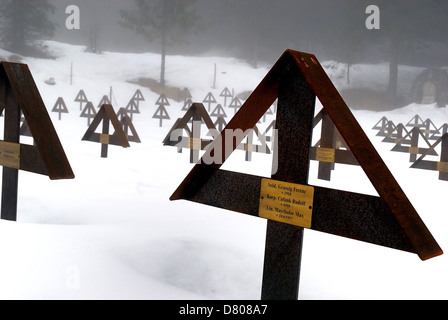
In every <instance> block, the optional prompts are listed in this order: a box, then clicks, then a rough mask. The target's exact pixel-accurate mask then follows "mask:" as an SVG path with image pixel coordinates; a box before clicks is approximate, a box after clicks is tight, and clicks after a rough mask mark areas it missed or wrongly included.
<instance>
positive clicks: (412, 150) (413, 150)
mask: <svg viewBox="0 0 448 320" xmlns="http://www.w3.org/2000/svg"><path fill="white" fill-rule="evenodd" d="M419 152H420V149H419V148H418V147H409V153H410V154H419Z"/></svg>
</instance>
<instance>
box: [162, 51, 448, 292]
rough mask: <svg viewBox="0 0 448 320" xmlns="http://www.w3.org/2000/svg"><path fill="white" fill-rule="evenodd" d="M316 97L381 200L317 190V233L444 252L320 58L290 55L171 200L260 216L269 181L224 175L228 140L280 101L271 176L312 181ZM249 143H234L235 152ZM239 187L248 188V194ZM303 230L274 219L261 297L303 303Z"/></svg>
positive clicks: (424, 253)
mask: <svg viewBox="0 0 448 320" xmlns="http://www.w3.org/2000/svg"><path fill="white" fill-rule="evenodd" d="M316 95H317V97H318V98H319V100H320V101H321V103H322V105H323V107H324V111H325V112H326V114H327V115H328V116H329V117H330V119H331V120H332V121H333V123H334V125H335V127H336V129H337V130H338V131H339V133H340V135H341V137H342V139H343V140H344V141H345V142H346V144H347V147H348V148H349V149H350V151H351V152H352V153H353V156H354V158H355V160H356V162H357V163H359V165H360V166H361V167H362V168H363V169H364V171H365V173H366V175H367V176H368V178H369V179H370V181H371V182H372V184H373V186H374V187H375V189H376V190H377V192H378V194H379V197H374V196H368V195H362V194H357V193H352V192H346V191H340V190H333V189H328V188H323V187H317V186H314V201H313V214H312V225H311V229H313V230H318V231H323V232H327V233H331V234H335V235H340V236H344V237H349V238H353V239H357V240H361V241H366V242H370V243H374V244H378V245H382V246H387V247H391V248H395V249H399V250H405V251H409V252H413V253H417V254H418V255H419V257H420V258H421V259H422V260H426V259H429V258H432V257H434V256H437V255H440V254H442V253H443V252H442V250H441V249H440V247H439V246H438V244H437V242H436V241H435V240H434V238H433V237H432V235H431V233H430V232H429V230H428V229H427V228H426V226H425V225H424V223H423V221H422V220H421V219H420V217H419V216H418V214H417V212H416V211H415V209H414V208H413V206H412V204H411V203H410V202H409V200H408V199H407V197H406V195H405V194H404V193H403V191H402V190H401V188H400V186H399V185H398V183H397V182H396V181H395V179H394V178H393V177H392V174H391V173H390V171H389V170H388V168H387V167H386V165H385V164H384V162H383V161H382V159H381V157H380V156H379V155H378V153H377V152H376V151H375V149H374V147H373V145H372V144H371V142H370V140H369V139H368V138H367V136H366V135H365V133H364V132H363V130H362V129H361V127H360V126H359V124H358V123H357V121H356V119H355V118H354V117H353V115H352V114H351V112H350V110H349V109H348V107H347V105H346V104H345V102H344V101H343V99H342V98H341V96H340V95H339V93H338V92H337V90H336V89H335V88H334V86H333V84H332V83H331V81H330V79H329V78H328V76H327V75H326V74H325V71H324V70H323V68H322V67H321V65H320V63H319V62H318V61H317V59H316V57H315V56H313V55H310V54H305V53H301V52H296V51H290V50H288V51H286V52H285V53H284V54H283V56H282V57H281V58H280V59H279V61H278V62H277V63H276V65H275V66H274V67H273V68H272V69H271V71H270V72H269V73H268V75H267V76H266V77H265V78H264V80H263V81H262V82H261V83H260V85H259V86H258V87H257V88H256V89H255V91H254V92H253V94H252V95H251V96H250V97H249V99H248V100H247V101H246V102H245V104H244V105H243V106H242V107H241V109H240V110H239V111H238V113H237V114H236V115H235V116H234V118H233V119H232V120H231V121H230V122H229V124H228V125H227V126H226V128H225V129H224V130H223V132H221V136H220V137H219V138H217V139H215V141H213V143H212V144H211V145H210V148H209V149H208V150H207V151H206V153H205V154H204V157H207V159H210V158H213V157H214V158H215V159H216V153H218V154H219V155H220V156H222V158H221V159H219V160H220V161H215V163H213V164H209V165H207V164H205V163H207V162H205V161H203V159H204V157H203V158H202V159H201V161H200V162H199V163H198V164H196V165H195V167H194V168H193V169H192V171H191V172H190V173H189V174H188V176H187V177H186V178H185V179H184V181H183V182H182V183H181V185H180V186H179V187H178V188H177V190H176V191H175V192H174V193H173V195H172V196H171V198H170V199H171V200H177V199H186V200H190V201H195V202H199V203H203V204H207V205H211V206H215V207H219V208H224V209H228V210H232V211H237V212H240V213H245V214H249V215H253V216H259V201H260V190H261V180H262V179H263V177H258V176H253V175H247V174H242V173H236V172H231V171H225V170H221V169H220V167H221V165H222V164H223V163H224V161H225V160H226V159H227V157H228V156H229V155H230V153H231V152H230V153H229V152H228V150H226V146H225V143H222V142H223V141H227V139H226V135H228V134H230V132H232V131H233V130H236V129H241V130H243V131H244V132H246V130H248V129H250V128H253V127H254V126H255V124H256V123H257V121H258V120H259V119H260V118H261V117H262V116H263V114H264V113H265V112H266V111H267V109H268V108H269V107H270V106H271V105H272V103H273V102H274V101H275V99H276V98H277V97H278V108H277V120H276V129H277V130H278V133H277V134H278V137H277V139H276V146H275V149H276V152H274V155H275V157H277V158H276V159H274V163H276V170H275V172H274V173H273V174H272V177H271V178H272V179H274V180H280V181H284V182H291V183H295V184H300V185H307V184H308V172H309V161H310V158H311V150H312V145H311V140H312V131H313V130H312V129H313V118H314V106H315V100H316ZM242 139H244V137H240V139H236V140H235V141H234V143H233V149H232V151H233V150H235V149H236V147H237V146H238V144H240V142H241V141H242ZM241 190H244V191H243V192H242V191H241ZM303 231H304V230H303V228H301V227H296V226H292V225H289V224H284V223H281V222H276V221H271V220H268V223H267V234H266V246H265V261H264V270H263V285H262V293H261V298H262V299H297V297H298V286H299V277H300V264H301V253H302V242H303Z"/></svg>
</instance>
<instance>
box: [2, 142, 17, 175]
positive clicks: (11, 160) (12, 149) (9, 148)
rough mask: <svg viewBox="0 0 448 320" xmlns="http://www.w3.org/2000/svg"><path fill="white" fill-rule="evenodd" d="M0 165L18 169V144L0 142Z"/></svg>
mask: <svg viewBox="0 0 448 320" xmlns="http://www.w3.org/2000/svg"><path fill="white" fill-rule="evenodd" d="M0 165H1V166H4V167H8V168H13V169H20V144H19V143H14V142H6V141H0Z"/></svg>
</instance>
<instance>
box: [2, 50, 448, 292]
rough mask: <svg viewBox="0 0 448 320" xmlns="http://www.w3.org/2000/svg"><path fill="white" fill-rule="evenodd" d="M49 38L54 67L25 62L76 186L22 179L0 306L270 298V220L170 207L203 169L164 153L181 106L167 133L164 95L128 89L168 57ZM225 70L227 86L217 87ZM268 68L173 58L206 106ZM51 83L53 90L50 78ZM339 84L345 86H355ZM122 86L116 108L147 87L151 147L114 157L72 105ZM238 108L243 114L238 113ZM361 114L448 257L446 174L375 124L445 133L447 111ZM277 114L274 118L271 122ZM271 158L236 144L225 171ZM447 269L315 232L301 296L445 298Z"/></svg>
mask: <svg viewBox="0 0 448 320" xmlns="http://www.w3.org/2000/svg"><path fill="white" fill-rule="evenodd" d="M47 44H48V46H49V47H50V48H51V50H52V51H53V53H54V54H55V55H56V56H57V58H56V59H54V60H40V59H33V58H24V61H23V62H24V63H27V64H28V65H29V67H30V69H31V72H32V74H33V76H34V78H35V80H36V83H37V85H38V87H39V90H40V92H41V95H42V97H43V99H44V101H45V103H46V106H47V109H48V111H49V112H50V116H51V118H52V120H53V123H54V125H55V127H56V130H57V132H58V135H59V137H60V139H61V142H62V144H63V147H64V149H65V152H66V153H67V156H68V159H69V161H70V163H71V165H72V168H73V171H74V173H75V175H76V178H75V179H73V180H61V181H50V180H49V179H48V178H47V177H45V176H40V175H35V174H31V173H27V172H23V171H21V172H20V173H19V203H18V206H19V208H18V221H17V222H8V221H3V220H2V221H0V257H1V263H0V299H259V297H260V290H261V278H262V266H263V254H264V241H265V228H266V221H265V220H263V219H259V218H254V217H249V216H245V215H241V214H238V213H234V212H229V211H225V210H221V209H216V208H211V207H207V206H202V205H199V204H196V203H191V202H188V201H174V202H170V201H169V197H170V195H171V194H172V192H173V191H174V190H175V189H176V187H177V186H178V185H179V183H180V182H181V181H182V180H183V178H184V177H185V176H186V175H187V174H188V172H189V171H190V169H191V168H192V164H190V163H189V152H188V150H184V152H183V153H181V154H179V153H177V150H176V148H173V147H163V146H162V140H163V138H164V137H165V135H166V134H167V132H168V130H169V129H170V128H171V126H172V125H173V123H174V121H175V120H176V119H177V118H178V117H181V116H182V112H181V111H180V109H181V108H182V106H183V103H182V102H179V103H178V102H175V101H173V100H170V106H167V110H168V113H169V115H170V117H171V119H170V120H169V121H167V120H165V121H164V122H163V127H162V128H160V127H159V120H158V119H153V118H152V116H153V114H154V113H155V110H156V108H157V106H156V105H155V101H156V100H157V98H158V95H157V94H155V93H153V92H151V91H150V90H149V89H147V88H143V87H139V86H137V85H135V84H131V83H129V82H127V80H132V79H136V78H139V77H147V78H153V79H158V74H159V61H160V57H159V56H158V55H155V54H121V53H111V52H105V53H103V54H101V55H95V54H90V53H85V52H84V48H83V47H80V46H71V45H66V44H62V43H57V42H51V41H50V42H48V43H47ZM6 54H7V53H5V52H1V54H0V55H2V56H5V55H6ZM279 54H280V53H279ZM273 62H274V61H273ZM71 63H73V72H74V77H73V84H72V85H70V65H71ZM215 63H216V65H217V70H218V73H217V84H216V87H217V89H211V87H212V85H213V72H214V71H213V70H214V65H215ZM387 67H388V66H387V65H383V64H382V65H374V66H368V65H362V66H357V67H356V68H353V69H352V71H351V74H352V76H353V79H355V80H356V79H359V81H358V82H356V81H352V83H355V84H356V83H358V84H359V82H360V81H364V82H366V81H367V80H369V79H370V80H371V82H370V83H369V85H370V86H372V87H376V88H378V87H379V86H381V85H384V75H385V74H386V75H387ZM268 70H269V67H268V66H266V67H264V68H259V69H253V68H252V67H250V66H249V65H248V64H246V63H244V62H241V61H238V60H236V59H231V58H217V57H201V58H196V57H184V56H169V57H168V58H167V76H166V78H167V81H168V85H170V86H177V87H179V88H184V87H188V89H189V90H190V92H191V94H192V96H193V100H194V101H198V102H202V100H203V99H204V98H205V95H206V94H207V93H208V92H209V91H212V92H213V94H214V95H215V97H216V98H217V99H220V100H221V101H222V98H220V97H219V94H220V93H221V91H222V90H223V89H224V88H225V87H228V88H229V89H230V90H232V89H234V90H235V93H240V92H244V91H249V90H253V89H254V88H255V87H256V86H257V85H258V83H259V82H260V81H261V79H262V78H263V77H264V75H265V74H266V73H267V71H268ZM406 70H407V71H408V72H411V71H412V72H414V73H417V72H418V71H419V70H411V69H410V68H406ZM330 75H331V76H333V75H332V74H331V73H330ZM51 77H53V78H54V80H55V82H56V84H55V85H48V84H46V83H45V80H48V79H49V78H51ZM361 79H362V80H361ZM334 80H335V83H336V85H340V86H343V85H344V84H343V81H345V80H343V79H340V78H338V77H334ZM338 81H339V82H340V83H339V82H338ZM111 87H112V89H113V101H112V103H113V105H114V107H115V110H116V111H117V110H118V108H119V107H125V106H126V105H127V103H128V102H129V100H130V99H131V97H132V96H133V95H134V93H135V91H136V90H137V89H141V91H142V93H143V96H144V98H145V101H142V102H140V112H141V113H140V114H136V115H134V125H135V127H136V130H137V132H138V134H139V136H140V139H141V141H142V143H140V144H137V143H132V142H131V147H130V148H127V149H123V148H121V147H116V146H109V156H108V158H106V159H103V158H100V145H99V144H98V143H92V142H87V141H81V138H82V136H83V135H84V132H85V130H86V129H87V121H86V119H85V118H80V117H79V115H80V113H81V112H80V110H79V108H80V106H79V103H77V102H74V99H75V97H76V95H77V93H78V92H79V90H81V89H83V90H84V91H85V93H86V95H87V97H88V99H89V100H90V101H92V103H93V104H94V106H97V105H98V103H99V101H100V100H101V98H102V97H103V95H108V94H109V92H110V88H111ZM58 97H63V98H64V100H65V102H66V104H67V106H68V108H69V111H70V113H69V114H62V120H60V121H59V120H58V115H57V114H56V113H53V112H51V110H52V108H53V105H54V103H55V102H56V100H57V98H58ZM220 103H223V102H220ZM316 109H317V110H316V111H319V107H317V108H316ZM226 112H227V114H228V115H229V116H231V115H232V114H233V110H231V109H226ZM354 114H355V116H356V118H357V119H358V121H359V122H360V124H361V125H362V127H363V128H364V130H365V131H366V133H367V134H368V135H369V137H370V139H371V141H372V142H373V144H374V145H375V147H376V148H377V150H378V151H379V153H380V154H381V156H382V157H383V159H384V160H385V162H386V164H387V165H388V166H389V168H390V170H391V171H392V173H393V174H394V176H395V178H396V179H397V180H398V182H399V183H400V185H401V186H402V188H403V189H404V191H405V193H406V194H407V196H408V198H409V199H410V201H411V202H412V203H413V205H414V206H415V207H416V209H417V211H418V213H419V214H420V216H421V217H422V219H423V220H424V221H425V223H426V225H427V226H428V228H429V230H430V231H431V232H432V234H433V235H434V237H435V238H436V240H437V241H438V243H439V244H440V246H441V247H442V249H444V248H445V249H446V247H447V244H448V233H447V232H446V231H445V229H446V226H447V223H448V217H447V209H446V207H445V204H446V200H445V199H444V196H446V191H447V190H448V189H447V188H448V182H446V181H440V180H438V174H437V172H434V171H425V170H418V169H410V168H409V166H410V165H411V163H409V156H408V154H402V153H398V152H391V151H390V149H391V148H392V145H391V144H388V143H384V142H381V140H382V139H381V138H380V137H377V136H376V133H377V131H376V130H372V127H373V126H374V125H375V124H376V123H377V122H378V121H379V120H380V119H381V117H383V116H385V117H387V118H388V119H389V120H392V121H394V123H399V122H402V123H405V122H408V121H409V120H410V119H411V118H412V117H413V116H414V115H415V114H419V115H420V116H421V117H422V119H423V120H426V119H428V118H430V119H431V120H432V121H433V122H434V123H435V124H436V125H438V126H440V125H442V124H443V123H444V122H448V109H445V108H436V107H435V106H433V105H429V106H421V105H414V104H413V105H409V106H406V107H404V108H401V109H396V110H393V111H388V112H374V111H365V110H356V111H354ZM273 119H274V118H273V116H272V115H268V116H267V119H266V122H265V123H263V124H262V126H263V125H267V123H269V122H270V121H272V120H273ZM270 161H271V158H270V156H268V155H261V154H253V159H252V161H251V162H246V161H244V152H243V151H239V150H237V151H235V152H234V154H233V155H232V156H231V157H230V159H229V160H228V161H227V162H226V164H225V166H224V167H225V168H226V169H230V170H238V171H242V172H247V173H253V174H258V175H264V176H267V177H268V176H269V175H270ZM313 168H314V169H313V170H314V171H312V172H311V174H310V176H311V180H310V184H315V185H323V186H329V187H331V188H338V189H344V190H350V191H355V192H362V193H369V194H375V191H374V189H373V187H372V186H371V185H370V184H369V182H368V179H367V178H366V177H365V176H363V172H362V170H361V169H360V168H358V167H352V166H344V165H336V170H335V171H333V173H332V181H331V182H324V181H319V180H317V179H316V176H317V175H316V172H315V168H316V166H315V164H313ZM447 267H448V258H447V257H446V255H442V256H440V257H437V258H434V259H431V260H429V261H426V262H422V261H420V259H419V258H418V257H417V256H416V255H414V254H409V253H404V252H401V251H397V250H392V249H387V248H384V247H379V246H374V245H370V244H366V243H362V242H358V241H353V240H348V239H344V238H341V237H336V236H332V235H327V234H323V233H319V232H315V231H311V230H306V231H305V239H304V253H303V260H302V271H301V283H300V294H299V295H300V298H301V299H447V298H448V291H447V290H446V288H447V287H448V276H447V275H446V270H447Z"/></svg>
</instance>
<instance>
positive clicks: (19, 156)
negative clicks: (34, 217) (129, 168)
mask: <svg viewBox="0 0 448 320" xmlns="http://www.w3.org/2000/svg"><path fill="white" fill-rule="evenodd" d="M3 111H4V115H5V117H4V121H5V124H4V138H3V139H4V140H2V141H0V165H2V166H3V183H2V203H1V217H2V219H7V220H13V221H15V220H17V192H18V170H25V171H29V172H33V173H38V174H43V175H47V176H49V177H50V179H52V180H56V179H73V178H74V177H75V176H74V174H73V171H72V169H71V167H70V164H69V162H68V160H67V157H66V155H65V152H64V149H63V148H62V145H61V142H60V141H59V137H58V135H57V133H56V130H55V129H54V127H53V123H52V122H51V119H50V116H49V114H48V112H47V110H46V107H45V104H44V102H43V100H42V97H41V96H40V93H39V90H38V89H37V86H36V83H35V82H34V79H33V77H32V75H31V72H30V70H29V69H28V66H27V65H25V64H19V63H9V62H1V64H0V112H3ZM21 112H22V113H23V115H24V122H26V123H27V125H28V128H29V131H30V133H31V136H32V137H33V139H34V145H33V146H31V145H26V144H21V143H20V118H21Z"/></svg>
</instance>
